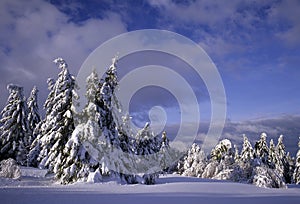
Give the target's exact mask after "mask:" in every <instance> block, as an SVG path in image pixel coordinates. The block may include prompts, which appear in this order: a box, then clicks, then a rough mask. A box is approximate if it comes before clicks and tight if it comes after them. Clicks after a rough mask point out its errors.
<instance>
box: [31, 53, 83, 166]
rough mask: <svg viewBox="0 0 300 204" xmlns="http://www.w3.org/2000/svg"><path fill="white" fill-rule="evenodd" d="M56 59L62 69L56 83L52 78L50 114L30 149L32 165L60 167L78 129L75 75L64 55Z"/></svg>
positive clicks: (49, 97) (48, 105) (48, 109)
mask: <svg viewBox="0 0 300 204" xmlns="http://www.w3.org/2000/svg"><path fill="white" fill-rule="evenodd" d="M54 63H55V64H57V65H58V68H59V69H61V71H60V73H59V74H58V79H57V80H56V82H55V83H53V81H48V84H49V88H50V93H49V95H48V98H47V100H46V102H45V105H44V108H45V109H46V117H45V119H44V120H43V121H42V122H41V123H40V125H39V127H38V130H37V132H36V134H37V137H36V139H35V140H34V142H33V144H32V146H31V150H30V153H29V162H30V164H31V165H37V164H38V165H39V167H40V168H48V169H49V171H54V172H57V171H58V167H59V164H61V162H62V161H61V159H62V158H61V157H62V154H63V149H64V147H65V145H66V143H67V141H68V139H69V138H70V137H71V134H72V132H73V130H74V120H73V113H72V100H73V97H76V96H77V95H76V92H75V91H74V89H75V79H74V77H73V76H72V75H71V74H70V73H69V70H68V66H67V64H66V62H65V61H64V60H63V59H62V58H57V59H56V60H54Z"/></svg>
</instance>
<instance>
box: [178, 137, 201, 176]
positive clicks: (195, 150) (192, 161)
mask: <svg viewBox="0 0 300 204" xmlns="http://www.w3.org/2000/svg"><path fill="white" fill-rule="evenodd" d="M206 165H207V158H206V155H205V153H204V151H203V150H201V149H200V147H199V145H198V144H196V143H193V145H192V147H191V148H190V149H189V150H188V153H187V156H185V158H184V159H183V161H179V162H178V167H177V168H178V173H180V174H182V175H184V176H194V177H201V176H202V173H203V171H204V169H205V167H206Z"/></svg>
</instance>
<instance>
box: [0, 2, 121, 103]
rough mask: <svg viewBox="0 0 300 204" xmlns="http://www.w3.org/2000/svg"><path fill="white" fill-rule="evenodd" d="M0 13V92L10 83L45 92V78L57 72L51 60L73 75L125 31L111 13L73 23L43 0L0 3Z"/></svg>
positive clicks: (118, 17) (115, 16)
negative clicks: (99, 48)
mask: <svg viewBox="0 0 300 204" xmlns="http://www.w3.org/2000/svg"><path fill="white" fill-rule="evenodd" d="M0 13H1V18H0V30H1V33H0V48H1V52H0V63H1V64H0V65H1V68H0V69H1V73H2V75H4V76H8V77H5V78H2V80H1V83H0V89H1V90H2V92H3V91H4V90H5V87H6V84H7V83H10V82H13V83H19V84H22V85H24V86H25V90H27V91H29V90H30V89H31V87H32V86H33V85H34V84H37V85H38V87H41V88H42V89H43V90H46V79H47V78H48V77H55V75H56V74H55V73H57V72H58V70H55V66H53V64H52V60H53V59H54V58H55V57H57V56H62V57H64V58H65V59H66V60H67V62H68V63H69V65H70V68H71V71H72V73H73V74H74V75H76V73H77V71H78V69H79V68H80V65H81V63H82V62H83V61H84V59H85V58H86V57H87V56H88V54H89V53H90V52H91V51H92V50H93V49H95V48H96V47H97V46H99V45H100V44H101V43H102V42H104V41H105V40H108V39H110V38H111V37H113V36H115V35H117V34H119V33H122V32H125V31H126V26H125V24H124V23H123V22H122V20H121V19H120V16H118V15H117V14H115V13H109V12H108V13H107V16H106V17H105V18H103V19H88V20H86V21H84V22H81V23H80V24H76V23H74V22H71V21H69V17H68V16H67V15H66V14H65V13H62V12H61V11H60V10H58V9H57V7H55V6H54V5H52V4H50V3H48V2H45V1H38V0H30V1H1V3H0ZM108 60H109V59H108ZM41 94H42V98H43V99H45V95H43V92H41ZM3 103H4V101H1V106H3Z"/></svg>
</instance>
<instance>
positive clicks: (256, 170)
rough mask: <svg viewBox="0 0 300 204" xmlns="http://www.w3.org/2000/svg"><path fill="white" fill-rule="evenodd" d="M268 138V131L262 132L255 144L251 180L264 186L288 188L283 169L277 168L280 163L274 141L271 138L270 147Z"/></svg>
mask: <svg viewBox="0 0 300 204" xmlns="http://www.w3.org/2000/svg"><path fill="white" fill-rule="evenodd" d="M266 138H267V135H266V133H262V134H261V136H260V139H259V141H257V142H256V144H255V155H256V158H255V160H254V164H253V171H252V176H251V178H250V182H252V183H253V184H255V185H256V186H259V187H264V188H286V184H285V182H284V178H283V175H282V173H281V170H277V168H278V169H279V168H280V167H279V165H280V164H279V163H278V162H279V159H278V154H277V151H276V148H275V145H274V142H273V140H271V142H270V148H269V147H268V145H267V141H266ZM276 165H277V168H276Z"/></svg>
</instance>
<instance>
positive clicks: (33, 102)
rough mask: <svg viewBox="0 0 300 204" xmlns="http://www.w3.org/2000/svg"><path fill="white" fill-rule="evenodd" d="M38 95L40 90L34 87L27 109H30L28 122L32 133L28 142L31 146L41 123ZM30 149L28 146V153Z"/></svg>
mask: <svg viewBox="0 0 300 204" xmlns="http://www.w3.org/2000/svg"><path fill="white" fill-rule="evenodd" d="M37 94H38V89H37V88H36V86H34V87H33V89H32V90H31V93H30V96H29V98H28V99H27V107H28V116H27V121H28V128H29V133H30V137H29V141H28V142H29V144H30V145H31V144H32V142H33V140H34V139H35V137H34V136H35V135H34V129H35V127H36V126H37V124H38V123H39V122H40V121H41V117H40V114H39V107H38V101H37ZM29 148H30V146H28V151H29Z"/></svg>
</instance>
